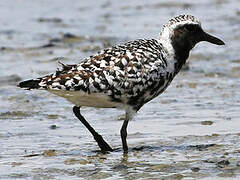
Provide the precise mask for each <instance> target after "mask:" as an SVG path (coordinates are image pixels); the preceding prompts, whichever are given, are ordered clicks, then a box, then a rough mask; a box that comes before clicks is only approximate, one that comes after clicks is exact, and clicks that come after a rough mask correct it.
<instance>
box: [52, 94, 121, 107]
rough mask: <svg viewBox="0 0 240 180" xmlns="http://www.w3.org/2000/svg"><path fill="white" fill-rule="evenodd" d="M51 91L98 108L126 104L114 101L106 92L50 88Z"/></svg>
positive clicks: (74, 101)
mask: <svg viewBox="0 0 240 180" xmlns="http://www.w3.org/2000/svg"><path fill="white" fill-rule="evenodd" d="M48 91H49V92H50V93H53V94H55V95H58V96H61V97H64V98H66V99H67V100H68V101H70V102H71V103H73V104H75V105H76V106H87V107H97V108H114V107H116V108H121V107H123V106H124V105H123V104H122V103H119V102H113V101H111V100H110V98H109V97H108V96H107V95H105V94H97V93H91V94H88V93H84V92H81V91H61V90H48Z"/></svg>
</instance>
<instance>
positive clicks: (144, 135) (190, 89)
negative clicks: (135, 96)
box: [0, 0, 240, 180]
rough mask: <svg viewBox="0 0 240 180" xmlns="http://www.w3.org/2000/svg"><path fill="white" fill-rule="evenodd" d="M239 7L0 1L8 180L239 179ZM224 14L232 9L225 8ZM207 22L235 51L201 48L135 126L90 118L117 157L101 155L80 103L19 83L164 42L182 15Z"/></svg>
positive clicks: (229, 1)
mask: <svg viewBox="0 0 240 180" xmlns="http://www.w3.org/2000/svg"><path fill="white" fill-rule="evenodd" d="M239 6H240V3H239V2H238V1H235V0H214V1H207V0H203V1H201V2H191V1H186V0H185V1H168V2H165V1H159V2H156V1H148V2H143V1H137V0H134V1H130V2H125V1H124V2H120V1H108V0H104V1H94V2H93V1H81V3H80V2H76V1H73V0H70V1H68V3H66V1H64V0H53V1H51V3H49V1H46V0H41V1H30V0H25V1H21V0H16V1H7V0H2V1H1V2H0V12H1V13H0V14H1V16H0V24H1V29H0V42H1V44H0V54H1V56H0V58H1V65H0V72H1V75H0V107H1V108H0V150H1V151H0V179H179V180H180V179H206V180H207V179H238V178H239V175H240V158H239V155H240V145H239V141H240V123H239V120H240V113H239V109H240V91H239V88H240V80H239V78H240V56H239V55H240V54H239V49H240V43H239V40H240V32H239V27H240V20H239V19H240V9H239ZM222 9H224V11H223V10H222ZM182 13H189V14H193V15H195V16H196V17H198V18H199V19H200V20H201V22H202V26H203V29H205V30H206V31H208V32H211V33H212V34H214V35H216V36H217V37H220V38H221V39H223V40H224V41H225V43H226V46H224V47H219V46H214V45H211V44H208V43H204V42H203V43H200V44H198V45H197V46H196V47H195V49H194V50H193V51H192V53H191V56H190V58H189V64H188V66H187V67H186V68H185V69H186V70H184V71H182V72H180V74H179V75H178V76H177V77H176V78H175V79H174V81H173V82H172V84H171V85H170V87H169V88H168V89H167V91H166V92H165V93H164V94H162V95H161V96H159V97H158V98H156V99H154V100H153V101H151V102H149V103H148V104H146V105H145V106H144V107H143V108H142V109H141V110H140V111H139V112H138V114H137V116H136V117H135V119H134V120H133V121H131V122H130V123H129V128H128V133H129V135H128V143H129V147H130V152H129V153H128V155H124V154H123V152H122V150H121V139H120V135H119V134H120V133H119V130H120V127H121V125H122V120H120V119H121V118H120V117H121V115H123V112H121V111H118V110H115V109H94V108H83V110H82V112H83V114H84V116H86V119H88V120H89V122H90V124H92V125H93V126H94V127H95V128H96V130H97V131H98V132H99V133H100V134H102V135H103V137H104V138H105V139H106V141H107V142H108V143H109V144H111V145H112V147H113V148H115V149H116V151H114V152H112V153H107V154H103V153H101V152H99V151H98V150H99V149H98V147H97V145H96V143H95V142H94V140H93V138H92V137H91V135H90V134H89V133H88V132H87V131H86V129H85V128H84V127H83V126H82V124H81V123H80V122H79V121H78V120H77V119H76V118H75V117H74V115H73V113H72V106H73V105H72V104H70V103H68V102H67V101H66V100H64V99H62V98H60V97H56V96H54V95H52V94H49V93H47V92H43V91H24V90H22V89H19V88H17V87H16V84H17V83H18V82H19V81H21V80H24V79H28V78H35V77H38V76H41V75H45V74H48V73H51V72H53V71H55V70H56V68H57V67H59V65H58V64H57V62H58V61H59V60H60V61H62V62H63V63H66V64H72V63H78V62H80V61H81V60H82V59H83V58H84V57H86V56H89V55H91V54H94V53H96V52H97V51H99V50H100V49H103V48H105V47H109V46H111V45H114V44H119V43H123V42H126V41H128V40H133V39H137V38H155V37H157V36H158V33H159V32H160V30H161V28H162V25H163V24H164V23H165V22H167V20H168V19H169V18H171V17H172V16H174V15H178V14H182Z"/></svg>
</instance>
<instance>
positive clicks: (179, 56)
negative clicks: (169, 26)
mask: <svg viewBox="0 0 240 180" xmlns="http://www.w3.org/2000/svg"><path fill="white" fill-rule="evenodd" d="M170 37H171V35H170V34H169V32H166V31H163V32H162V33H161V34H160V37H159V42H160V43H161V44H162V45H163V47H164V49H165V51H166V52H167V54H168V55H169V56H172V57H173V59H174V60H175V62H174V64H175V71H176V73H178V72H179V71H180V70H181V68H182V66H183V65H184V64H185V63H186V60H187V58H188V57H189V52H190V50H191V49H192V47H191V46H190V45H189V44H188V42H187V41H184V40H182V39H173V38H170Z"/></svg>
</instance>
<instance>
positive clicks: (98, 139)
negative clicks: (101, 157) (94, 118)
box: [73, 106, 113, 152]
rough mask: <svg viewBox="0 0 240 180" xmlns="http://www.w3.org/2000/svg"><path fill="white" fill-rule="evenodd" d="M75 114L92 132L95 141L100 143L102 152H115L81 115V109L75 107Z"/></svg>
mask: <svg viewBox="0 0 240 180" xmlns="http://www.w3.org/2000/svg"><path fill="white" fill-rule="evenodd" d="M73 113H74V114H75V116H76V117H77V118H78V119H79V120H80V121H81V122H82V123H83V124H84V126H85V127H86V128H87V129H88V130H89V131H90V132H91V134H92V135H93V137H94V139H95V141H96V142H97V143H98V146H99V147H100V149H101V151H102V152H106V151H113V149H112V148H111V147H110V146H109V145H108V143H106V141H104V139H103V138H102V136H101V135H100V134H98V133H97V132H96V131H95V130H94V129H93V128H92V126H91V125H90V124H89V123H88V122H87V121H86V119H85V118H84V117H83V116H82V115H81V113H80V107H77V106H74V107H73Z"/></svg>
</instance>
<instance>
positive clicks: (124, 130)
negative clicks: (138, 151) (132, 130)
mask: <svg viewBox="0 0 240 180" xmlns="http://www.w3.org/2000/svg"><path fill="white" fill-rule="evenodd" d="M128 121H129V119H126V120H124V122H123V125H122V128H121V131H120V132H121V138H122V146H123V151H124V153H127V152H128V145H127V140H126V138H127V125H128Z"/></svg>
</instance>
